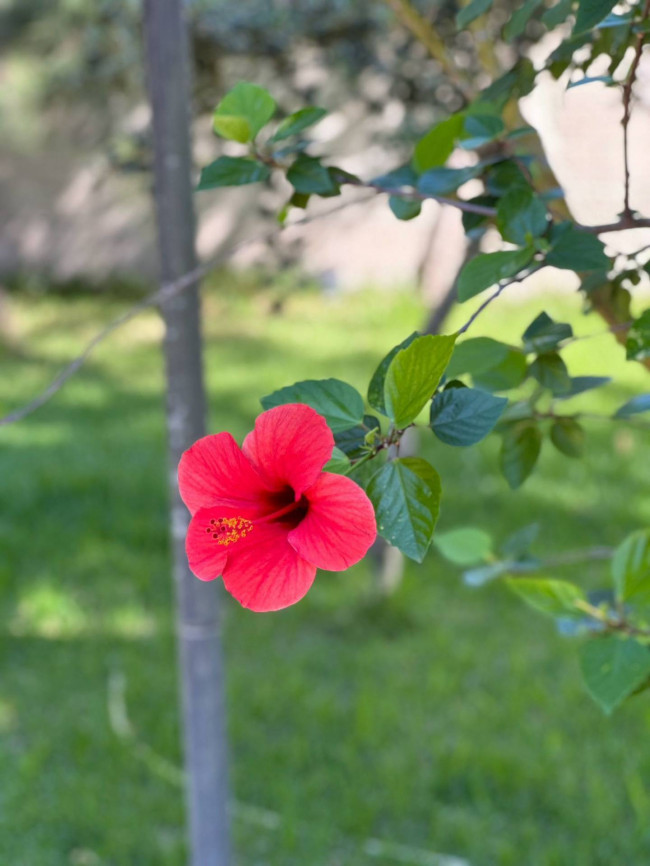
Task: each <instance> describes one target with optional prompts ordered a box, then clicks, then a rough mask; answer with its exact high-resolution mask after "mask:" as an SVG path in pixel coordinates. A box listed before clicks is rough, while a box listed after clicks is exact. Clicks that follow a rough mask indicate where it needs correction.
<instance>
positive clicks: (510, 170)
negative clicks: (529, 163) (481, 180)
mask: <svg viewBox="0 0 650 866" xmlns="http://www.w3.org/2000/svg"><path fill="white" fill-rule="evenodd" d="M485 187H486V190H487V192H489V193H490V195H495V196H502V195H507V194H508V193H509V192H510V191H511V190H512V189H514V187H522V188H523V189H530V184H529V183H528V178H527V177H526V175H525V174H524V173H523V171H522V170H521V168H520V167H519V165H518V164H517V163H516V162H513V160H511V159H507V160H503V161H502V162H498V163H497V164H496V165H495V166H494V167H493V168H492V169H490V170H489V171H488V173H487V176H486V178H485Z"/></svg>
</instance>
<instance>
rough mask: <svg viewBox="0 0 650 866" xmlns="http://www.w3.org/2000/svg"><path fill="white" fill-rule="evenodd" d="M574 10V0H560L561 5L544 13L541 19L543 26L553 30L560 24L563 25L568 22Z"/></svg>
mask: <svg viewBox="0 0 650 866" xmlns="http://www.w3.org/2000/svg"><path fill="white" fill-rule="evenodd" d="M572 8H573V0H559V3H556V4H555V6H551V8H550V9H547V10H546V12H544V14H543V15H542V18H541V20H542V24H544V26H545V27H548V29H549V30H553V28H554V27H557V26H558V24H563V23H564V22H565V21H566V20H567V18H568V17H569V15H570V14H571V9H572Z"/></svg>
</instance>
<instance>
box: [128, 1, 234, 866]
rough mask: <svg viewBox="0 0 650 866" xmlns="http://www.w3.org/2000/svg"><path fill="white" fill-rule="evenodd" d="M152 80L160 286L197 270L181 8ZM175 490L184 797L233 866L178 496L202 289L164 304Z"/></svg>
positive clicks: (202, 837) (174, 13)
mask: <svg viewBox="0 0 650 866" xmlns="http://www.w3.org/2000/svg"><path fill="white" fill-rule="evenodd" d="M144 13H145V18H144V29H145V43H146V52H147V75H148V83H149V92H150V98H151V105H152V110H153V131H154V147H155V154H154V184H155V205H156V217H157V223H158V236H159V246H160V262H161V277H162V280H163V282H170V281H173V280H174V279H177V278H178V277H179V276H181V275H182V274H185V273H187V272H188V271H191V270H192V269H193V268H194V266H195V264H196V258H195V255H196V254H195V248H194V235H195V224H194V210H193V204H192V187H191V179H190V172H191V150H190V102H191V96H190V92H191V91H190V85H189V82H190V73H189V44H188V39H187V29H186V24H185V20H184V14H183V3H182V0H145V9H144ZM162 314H163V318H164V321H165V341H164V353H165V365H166V373H167V427H168V437H169V489H170V499H171V531H172V548H173V560H174V580H175V585H176V599H177V630H178V644H179V662H180V687H181V695H182V706H183V735H184V750H185V770H186V792H187V793H186V796H187V807H188V812H189V837H190V839H189V841H190V851H191V859H190V862H191V864H192V866H228V864H229V863H230V832H229V822H228V782H227V747H226V731H225V708H224V684H223V664H222V654H221V640H220V630H219V591H220V588H219V586H218V585H217V582H216V581H215V582H212V583H202V582H201V581H199V580H197V579H196V578H195V577H194V576H193V575H192V574H191V572H190V570H189V568H188V566H187V559H186V556H185V547H184V539H185V533H186V530H187V524H188V514H187V510H186V508H185V506H184V505H183V503H182V502H181V500H180V497H179V495H178V485H177V478H176V468H177V466H178V461H179V459H180V456H181V454H182V453H183V451H184V450H185V449H186V448H187V447H188V446H189V445H191V444H192V442H194V441H195V440H196V439H198V438H199V437H200V436H202V435H204V433H205V393H204V387H203V374H202V362H201V332H200V317H199V293H198V285H195V286H193V287H192V288H190V289H189V290H186V291H184V292H182V293H179V294H178V295H177V296H176V297H173V298H171V299H168V300H166V301H165V303H164V304H163V308H162Z"/></svg>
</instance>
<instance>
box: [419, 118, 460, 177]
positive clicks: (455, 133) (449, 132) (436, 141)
mask: <svg viewBox="0 0 650 866" xmlns="http://www.w3.org/2000/svg"><path fill="white" fill-rule="evenodd" d="M463 120H464V118H463V115H462V114H452V116H451V117H448V118H447V119H446V120H443V121H442V122H441V123H437V124H436V125H435V126H434V127H433V129H430V130H429V132H427V134H426V135H425V136H423V137H422V138H421V139H420V140H419V141H418V143H417V144H416V145H415V151H414V153H413V167H414V168H415V169H416V171H418V172H423V171H428V170H429V169H430V168H435V167H436V166H439V165H444V164H445V163H446V162H447V160H448V159H449V157H450V156H451V154H452V152H453V150H454V147H455V146H456V140H457V139H458V138H460V136H461V135H462V132H463Z"/></svg>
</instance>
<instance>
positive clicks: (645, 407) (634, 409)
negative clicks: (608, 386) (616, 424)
mask: <svg viewBox="0 0 650 866" xmlns="http://www.w3.org/2000/svg"><path fill="white" fill-rule="evenodd" d="M640 412H650V394H638V395H637V396H636V397H632V399H631V400H628V401H627V403H624V404H623V405H622V406H621V408H620V409H618V410H617V411H616V412H615V413H614V418H630V417H631V416H632V415H638V414H639V413H640Z"/></svg>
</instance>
